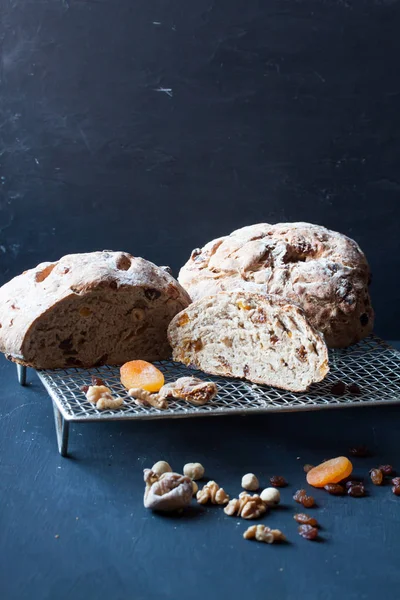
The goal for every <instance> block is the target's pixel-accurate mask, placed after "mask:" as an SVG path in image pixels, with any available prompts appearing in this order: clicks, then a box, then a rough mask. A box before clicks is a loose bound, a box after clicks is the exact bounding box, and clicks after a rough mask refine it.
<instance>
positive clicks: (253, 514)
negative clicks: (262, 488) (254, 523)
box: [224, 492, 267, 519]
mask: <svg viewBox="0 0 400 600" xmlns="http://www.w3.org/2000/svg"><path fill="white" fill-rule="evenodd" d="M266 512H267V505H266V504H265V502H263V501H262V500H261V498H260V496H259V495H258V494H253V496H252V495H251V494H248V493H247V492H242V493H241V494H239V498H233V500H231V501H230V502H229V504H228V505H227V506H225V508H224V513H225V514H226V515H228V516H230V517H233V515H237V516H238V517H242V519H258V517H261V515H263V514H264V513H266Z"/></svg>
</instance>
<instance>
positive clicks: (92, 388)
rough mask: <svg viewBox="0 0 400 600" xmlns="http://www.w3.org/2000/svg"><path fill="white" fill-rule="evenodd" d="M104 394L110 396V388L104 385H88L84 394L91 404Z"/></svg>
mask: <svg viewBox="0 0 400 600" xmlns="http://www.w3.org/2000/svg"><path fill="white" fill-rule="evenodd" d="M105 394H107V395H109V396H111V390H110V388H108V387H106V386H105V385H89V387H88V389H87V392H86V394H85V395H86V398H87V399H88V401H89V402H90V403H91V404H96V402H97V401H98V400H100V398H102V397H103V396H104V395H105Z"/></svg>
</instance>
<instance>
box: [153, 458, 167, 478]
mask: <svg viewBox="0 0 400 600" xmlns="http://www.w3.org/2000/svg"><path fill="white" fill-rule="evenodd" d="M151 470H152V471H153V473H156V474H157V475H163V473H172V469H171V467H170V465H169V464H168V463H167V462H165V460H159V461H158V462H156V463H155V464H154V465H153V466H152V468H151Z"/></svg>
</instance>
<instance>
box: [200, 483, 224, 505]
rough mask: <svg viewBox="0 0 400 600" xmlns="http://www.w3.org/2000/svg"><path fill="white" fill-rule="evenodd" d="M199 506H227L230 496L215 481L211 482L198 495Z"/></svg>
mask: <svg viewBox="0 0 400 600" xmlns="http://www.w3.org/2000/svg"><path fill="white" fill-rule="evenodd" d="M196 498H197V502H198V503H199V504H207V503H208V502H210V503H211V504H227V503H228V502H229V496H228V494H227V493H226V492H225V490H224V488H221V487H219V485H218V483H216V482H215V481H209V482H208V483H207V484H206V485H205V486H204V487H203V488H202V489H201V490H199V491H198V492H197V495H196Z"/></svg>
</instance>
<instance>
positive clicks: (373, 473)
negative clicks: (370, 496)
mask: <svg viewBox="0 0 400 600" xmlns="http://www.w3.org/2000/svg"><path fill="white" fill-rule="evenodd" d="M369 476H370V477H371V481H372V483H373V484H374V485H382V481H383V473H382V471H381V470H380V469H371V470H370V472H369Z"/></svg>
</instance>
